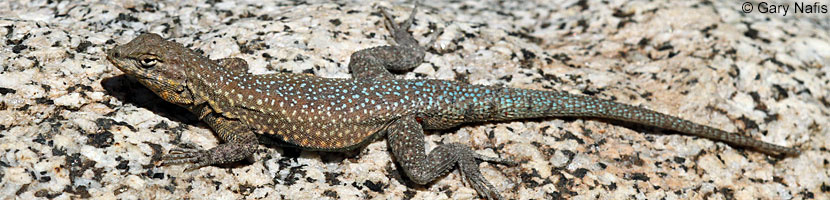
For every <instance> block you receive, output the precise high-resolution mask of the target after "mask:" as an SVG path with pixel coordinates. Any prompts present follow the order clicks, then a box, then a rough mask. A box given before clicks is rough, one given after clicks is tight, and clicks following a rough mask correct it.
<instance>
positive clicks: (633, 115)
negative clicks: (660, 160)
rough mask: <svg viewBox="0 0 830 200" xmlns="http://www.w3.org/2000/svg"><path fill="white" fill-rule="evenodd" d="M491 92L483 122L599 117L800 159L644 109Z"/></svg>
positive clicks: (543, 94)
mask: <svg viewBox="0 0 830 200" xmlns="http://www.w3.org/2000/svg"><path fill="white" fill-rule="evenodd" d="M491 89H494V90H491V91H492V93H491V95H487V96H489V97H490V98H488V99H487V100H489V101H484V102H485V103H483V104H479V105H478V106H482V107H479V109H474V110H477V111H483V112H482V114H484V113H486V114H484V115H486V116H482V115H477V116H478V117H477V118H479V119H481V121H483V120H485V119H490V120H493V119H495V120H510V119H520V118H538V117H563V116H569V117H596V118H605V119H613V120H619V121H626V122H632V123H637V124H644V125H648V126H653V127H658V128H662V129H669V130H673V131H678V132H680V133H684V134H687V135H694V136H699V137H703V138H707V139H711V140H716V141H722V142H726V143H728V144H730V145H734V146H740V147H745V148H750V149H755V150H757V151H760V152H763V153H766V154H771V155H777V154H783V155H785V156H797V155H799V154H800V153H801V151H799V150H798V149H795V148H790V147H784V146H779V145H775V144H770V143H767V142H763V141H759V140H756V139H753V138H751V137H747V136H742V135H739V134H737V133H732V132H726V131H723V130H720V129H717V128H713V127H710V126H706V125H701V124H697V123H694V122H691V121H688V120H685V119H681V118H678V117H674V116H671V115H666V114H662V113H659V112H656V111H653V110H649V109H646V108H642V107H637V106H632V105H628V104H623V103H617V102H613V101H609V100H604V99H598V98H594V97H590V96H584V95H574V94H570V93H567V92H561V91H542V90H526V89H514V88H500V89H495V88H491ZM473 118H476V117H473Z"/></svg>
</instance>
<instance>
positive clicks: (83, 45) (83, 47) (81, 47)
mask: <svg viewBox="0 0 830 200" xmlns="http://www.w3.org/2000/svg"><path fill="white" fill-rule="evenodd" d="M89 46H92V42H89V41H83V42H81V43H80V44H78V48H75V51H77V52H78V53H84V52H86V48H87V47H89Z"/></svg>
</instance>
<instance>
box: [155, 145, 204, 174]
mask: <svg viewBox="0 0 830 200" xmlns="http://www.w3.org/2000/svg"><path fill="white" fill-rule="evenodd" d="M207 158H210V153H209V152H208V151H206V150H204V149H200V148H190V147H188V148H179V147H176V148H173V149H170V152H169V153H168V154H167V155H164V156H162V157H161V159H162V162H161V165H176V164H185V163H192V164H191V165H190V166H188V167H187V169H185V171H191V170H194V169H198V168H200V167H204V166H207V165H210V164H211V163H210V159H207Z"/></svg>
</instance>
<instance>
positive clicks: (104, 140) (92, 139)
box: [86, 131, 113, 148]
mask: <svg viewBox="0 0 830 200" xmlns="http://www.w3.org/2000/svg"><path fill="white" fill-rule="evenodd" d="M112 142H113V139H112V133H110V132H109V131H104V132H103V133H98V134H91V135H89V136H87V140H86V144H88V145H91V146H94V147H97V148H107V147H110V146H112Z"/></svg>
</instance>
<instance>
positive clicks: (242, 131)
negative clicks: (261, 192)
mask: <svg viewBox="0 0 830 200" xmlns="http://www.w3.org/2000/svg"><path fill="white" fill-rule="evenodd" d="M204 120H205V122H207V124H208V125H210V127H211V128H213V130H214V131H216V133H217V134H218V135H219V137H220V138H222V140H224V141H225V143H223V144H220V145H219V146H216V147H213V148H211V149H208V150H204V149H196V148H174V149H171V150H170V153H169V154H167V155H164V156H163V157H162V165H169V164H185V163H192V165H190V166H188V168H187V169H186V171H189V170H194V169H198V168H200V167H203V166H207V165H216V164H224V163H230V162H236V161H239V160H242V159H245V158H248V157H250V156H251V155H252V154H253V153H254V151H255V150H256V148H257V145H258V143H257V142H258V138H257V136H256V134H254V132H253V131H252V130H251V129H250V128H249V127H248V126H247V125H245V124H244V123H242V122H240V121H238V120H234V119H228V118H225V117H223V116H221V115H219V114H215V113H212V114H209V115H207V116H206V117H205V118H204Z"/></svg>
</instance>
